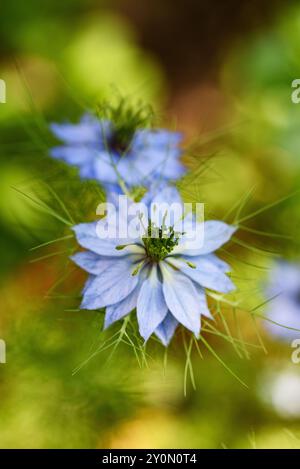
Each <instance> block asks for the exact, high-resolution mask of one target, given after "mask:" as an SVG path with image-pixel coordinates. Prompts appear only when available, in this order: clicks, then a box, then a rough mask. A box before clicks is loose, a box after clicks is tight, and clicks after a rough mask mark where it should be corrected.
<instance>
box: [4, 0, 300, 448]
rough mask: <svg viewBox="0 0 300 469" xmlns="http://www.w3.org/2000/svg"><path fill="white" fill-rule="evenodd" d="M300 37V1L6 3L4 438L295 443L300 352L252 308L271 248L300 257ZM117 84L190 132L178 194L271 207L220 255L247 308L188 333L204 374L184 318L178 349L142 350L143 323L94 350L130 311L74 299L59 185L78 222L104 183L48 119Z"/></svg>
mask: <svg viewBox="0 0 300 469" xmlns="http://www.w3.org/2000/svg"><path fill="white" fill-rule="evenodd" d="M287 3H288V4H287ZM299 44H300V7H299V5H297V3H296V2H284V1H261V0H260V1H258V0H254V1H252V2H248V1H237V0H229V1H227V2H222V1H214V2H211V1H206V0H200V1H192V0H188V1H185V2H183V1H179V0H176V1H174V0H172V1H171V0H165V1H164V2H161V1H159V0H155V1H154V0H152V1H150V0H144V1H143V2H139V1H137V0H123V1H121V0H119V1H117V0H116V1H113V0H111V1H108V0H107V1H105V0H103V1H99V0H98V1H96V0H72V1H71V0H66V1H64V2H58V1H53V0H51V1H50V0H45V1H44V2H42V3H41V2H38V1H37V0H28V1H27V2H26V3H25V2H24V3H23V4H22V3H21V2H20V1H18V0H10V1H7V2H5V3H4V5H1V17H0V78H1V79H3V80H5V82H6V87H7V96H6V100H7V102H6V103H5V104H0V165H1V170H0V243H1V246H0V248H1V263H0V289H1V315H0V338H2V339H4V340H5V342H6V346H7V363H6V364H0V396H1V398H0V422H1V425H0V447H2V448H5V447H9V448H82V447H87V448H107V447H109V448H139V447H140V448H142V447H152V448H221V447H227V448H256V447H257V448H276V447H287V448H294V447H297V448H299V447H300V402H299V401H300V365H295V364H293V363H292V361H291V353H292V349H291V347H290V345H289V344H282V343H280V342H276V341H275V339H274V338H272V337H270V336H269V335H267V333H266V332H265V330H264V321H263V320H260V319H259V318H258V317H256V316H255V315H253V314H252V315H251V314H249V310H251V309H253V308H255V307H257V306H259V305H260V304H262V303H263V302H264V295H263V282H264V279H265V278H266V276H267V274H268V269H269V268H270V266H271V264H272V259H273V257H275V256H277V255H279V256H281V257H284V258H287V259H291V260H299V254H298V253H299V247H300V235H299V233H300V230H299V227H300V209H299V196H298V195H297V193H296V194H295V195H294V196H292V197H288V196H290V195H291V194H293V193H294V192H295V191H296V190H297V189H298V188H299V181H300V131H299V130H300V104H299V105H296V104H293V103H292V101H291V92H292V88H291V82H292V80H294V79H295V78H300V65H299V60H298V58H299V47H300V46H299ZM117 92H118V93H122V94H124V95H129V96H131V97H133V98H134V99H140V98H141V99H143V100H144V101H146V102H150V103H151V104H152V105H153V107H154V108H155V110H156V111H157V115H158V122H159V124H160V125H166V126H169V127H171V128H172V127H174V126H176V127H177V128H179V129H182V130H184V132H185V135H186V140H185V146H186V148H187V151H186V154H185V156H184V158H185V162H186V164H187V165H188V166H189V168H190V169H191V171H192V172H191V175H190V176H188V177H187V178H186V179H185V180H184V181H183V183H182V185H181V190H182V195H183V197H184V198H185V199H186V200H187V201H190V200H193V201H201V202H205V204H206V205H205V210H206V217H207V218H210V217H218V218H220V219H226V220H228V221H230V222H232V221H233V220H234V214H235V212H236V210H237V206H236V204H238V203H239V202H240V201H243V199H244V201H245V206H243V209H242V213H241V214H240V216H241V217H246V216H248V215H250V214H251V213H255V212H256V211H257V210H260V209H261V208H263V207H267V206H268V205H270V208H269V210H265V211H262V212H261V213H259V214H258V215H257V216H254V217H249V218H248V219H247V220H245V223H244V226H245V227H246V228H245V229H241V230H240V233H239V242H233V243H232V245H231V247H230V249H228V248H226V252H223V253H222V255H223V257H224V258H225V259H227V260H229V261H230V263H231V264H233V266H234V272H233V279H234V281H235V283H237V284H238V285H239V292H238V293H237V294H236V295H234V297H233V299H234V300H236V301H240V305H241V306H240V307H239V308H237V310H236V311H233V310H232V308H231V307H229V306H228V307H226V306H225V307H224V308H223V315H218V317H219V320H218V321H217V322H216V324H215V327H216V330H215V333H212V330H211V329H209V328H207V329H205V332H204V333H203V337H205V340H206V341H207V343H208V344H209V345H210V347H212V351H213V353H211V352H210V351H209V350H208V349H207V348H206V347H204V346H203V344H200V352H201V354H202V355H203V357H202V358H201V357H200V356H199V354H198V351H197V350H196V348H195V347H193V349H192V351H191V353H190V358H191V361H192V366H193V371H194V380H195V385H196V390H194V389H193V386H192V380H191V377H190V368H189V366H190V361H189V360H187V358H186V356H187V353H186V350H185V344H186V343H188V341H189V337H188V334H182V331H179V333H178V334H177V335H176V337H175V339H174V340H173V342H172V344H171V347H170V349H169V350H168V353H167V354H165V353H164V349H163V347H161V346H160V345H159V344H157V343H155V342H154V341H153V343H150V344H149V346H148V347H147V350H146V352H147V361H145V356H144V355H143V353H142V351H141V349H140V342H139V341H138V339H137V338H136V337H135V336H134V332H132V334H133V336H132V339H131V337H130V336H129V337H130V339H131V340H133V342H134V344H135V347H132V344H131V343H130V342H128V343H127V344H126V343H121V344H120V345H119V346H118V348H116V350H114V353H113V354H112V347H110V348H107V349H105V347H104V349H103V350H102V351H101V352H99V347H100V346H102V345H103V343H104V341H105V340H107V339H109V337H110V336H111V334H112V333H116V332H117V331H118V327H116V328H115V329H113V332H111V331H109V332H106V333H105V334H103V333H101V327H102V313H93V312H88V311H79V310H78V309H77V307H78V302H79V298H80V289H81V286H82V283H83V281H84V275H82V274H81V272H79V271H78V269H75V268H74V266H72V265H70V263H69V262H68V255H69V254H70V253H71V252H72V250H73V249H75V247H76V245H75V243H74V242H73V241H72V240H70V239H69V237H68V236H69V235H70V232H69V230H68V228H67V227H66V226H65V224H64V223H62V222H61V221H60V220H58V219H57V217H55V216H53V213H54V214H57V213H60V214H64V210H65V208H64V207H63V206H62V204H61V201H63V204H64V205H65V207H66V209H67V210H68V211H69V212H70V213H71V214H72V217H73V218H74V221H75V222H79V221H84V220H88V219H92V217H93V214H94V212H95V208H96V205H97V203H98V202H99V198H101V197H103V194H102V193H101V190H100V189H99V188H98V187H97V185H95V184H92V183H80V181H79V179H78V177H77V172H76V170H74V169H72V168H68V167H66V166H65V165H63V164H60V163H58V162H57V161H52V160H51V159H50V158H49V157H48V156H47V152H48V148H49V146H50V145H51V143H52V140H51V135H50V133H49V131H48V124H49V122H51V121H53V120H57V121H61V120H64V119H71V120H75V119H76V118H78V117H79V116H80V114H81V113H82V112H83V110H85V109H93V108H94V106H95V105H96V103H97V102H98V101H99V100H101V99H103V98H107V99H110V98H111V97H113V96H115V94H116V93H117ZM281 199H284V200H282V202H281V203H278V204H277V203H276V204H273V203H274V202H276V201H279V200H281ZM272 204H273V205H272ZM234 206H236V209H235V211H231V209H232V208H233V207H234ZM227 214H228V217H227V218H226V215H227ZM260 232H264V234H261V233H260ZM270 234H271V236H270ZM274 235H275V236H274ZM277 235H278V236H277ZM285 236H288V238H286V237H285ZM61 238H65V239H61ZM55 239H57V241H56V242H52V241H53V240H55ZM47 243H49V244H47ZM43 244H45V245H44V246H41V247H38V246H40V245H43ZM249 245H250V246H252V249H249ZM253 247H254V249H253ZM255 312H256V313H259V314H261V315H263V312H264V311H263V306H262V307H261V308H258V309H256V310H255ZM218 331H219V332H218ZM231 335H232V336H234V337H235V338H237V339H236V341H233V340H232V339H231ZM295 338H296V337H295ZM232 342H233V343H232ZM234 345H235V346H234ZM214 353H217V354H218V357H219V358H220V359H221V360H222V361H223V362H224V363H225V366H224V364H223V366H222V363H220V360H218V359H217V358H216V356H214ZM136 355H137V356H136ZM188 355H189V351H188ZM226 366H228V367H230V369H231V370H233V371H234V373H236V374H237V375H238V377H239V378H240V379H241V380H242V381H243V382H245V383H246V384H247V387H245V386H243V385H242V384H241V383H240V382H239V381H238V380H236V379H235V378H234V377H233V376H232V375H231V374H230V373H229V372H228V370H227V369H226ZM282 383H283V384H282ZM284 386H286V387H291V388H293V390H294V391H293V392H294V398H293V400H292V402H287V398H286V396H287V394H286V393H285V391H284V389H286V388H285V387H284Z"/></svg>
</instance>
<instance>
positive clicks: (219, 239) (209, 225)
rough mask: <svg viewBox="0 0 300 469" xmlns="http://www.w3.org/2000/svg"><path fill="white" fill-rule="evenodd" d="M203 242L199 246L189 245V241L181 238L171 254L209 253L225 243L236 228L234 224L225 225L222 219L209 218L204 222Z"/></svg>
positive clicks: (191, 254)
mask: <svg viewBox="0 0 300 469" xmlns="http://www.w3.org/2000/svg"><path fill="white" fill-rule="evenodd" d="M203 228H204V240H203V241H204V242H203V243H202V245H201V246H199V247H195V246H194V245H193V247H191V241H189V240H187V239H183V240H182V242H180V243H179V245H178V246H176V248H175V249H174V251H173V254H184V255H186V256H199V255H203V254H210V253H212V252H214V251H216V250H217V249H219V248H220V247H221V246H222V245H223V244H225V243H227V242H228V241H229V240H230V238H231V236H232V235H233V233H234V232H235V231H236V230H237V227H236V226H231V225H227V223H224V222H222V221H215V220H209V221H206V222H204V227H203Z"/></svg>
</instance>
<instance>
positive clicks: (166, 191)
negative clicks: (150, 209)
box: [151, 186, 182, 205]
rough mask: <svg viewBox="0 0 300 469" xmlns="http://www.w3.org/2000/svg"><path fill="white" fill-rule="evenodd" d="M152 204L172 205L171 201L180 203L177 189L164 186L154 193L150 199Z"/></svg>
mask: <svg viewBox="0 0 300 469" xmlns="http://www.w3.org/2000/svg"><path fill="white" fill-rule="evenodd" d="M151 202H152V203H153V204H163V203H167V204H169V205H172V204H173V203H177V204H182V199H181V197H180V194H179V191H178V189H177V188H176V187H174V186H166V187H164V188H163V189H162V190H160V191H159V192H158V193H157V194H155V195H154V197H153V199H152V201H151Z"/></svg>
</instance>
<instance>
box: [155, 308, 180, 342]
mask: <svg viewBox="0 0 300 469" xmlns="http://www.w3.org/2000/svg"><path fill="white" fill-rule="evenodd" d="M177 326H178V321H177V320H176V319H175V318H174V316H172V314H171V313H170V312H168V314H167V316H166V317H165V319H164V320H163V322H162V323H161V324H160V325H159V326H158V327H157V328H156V330H155V335H157V337H158V338H159V339H160V340H161V342H162V343H163V344H164V346H165V347H167V346H168V345H169V343H170V340H171V339H172V337H173V335H174V332H175V330H176V327H177Z"/></svg>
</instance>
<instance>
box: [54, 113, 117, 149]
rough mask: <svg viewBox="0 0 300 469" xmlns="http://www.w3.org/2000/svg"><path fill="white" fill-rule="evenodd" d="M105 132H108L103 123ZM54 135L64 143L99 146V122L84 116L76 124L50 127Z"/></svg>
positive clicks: (100, 138)
mask: <svg viewBox="0 0 300 469" xmlns="http://www.w3.org/2000/svg"><path fill="white" fill-rule="evenodd" d="M102 126H105V131H106V132H107V131H108V126H107V123H105V122H103V123H102ZM50 128H51V130H52V132H53V133H54V135H55V136H56V137H57V138H59V139H60V140H62V141H64V142H65V143H71V144H77V143H79V144H80V143H81V144H82V143H98V145H100V144H101V141H102V136H101V125H100V122H99V121H98V120H97V119H95V118H94V117H93V116H91V115H88V114H86V115H84V116H83V118H82V119H81V121H80V122H79V123H78V124H71V123H63V124H56V123H53V124H51V125H50Z"/></svg>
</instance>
